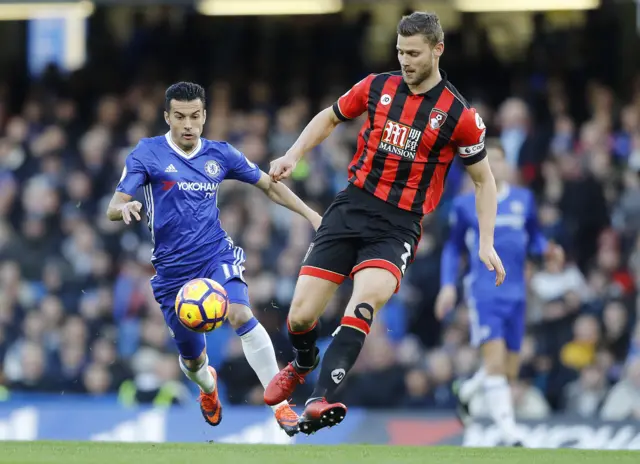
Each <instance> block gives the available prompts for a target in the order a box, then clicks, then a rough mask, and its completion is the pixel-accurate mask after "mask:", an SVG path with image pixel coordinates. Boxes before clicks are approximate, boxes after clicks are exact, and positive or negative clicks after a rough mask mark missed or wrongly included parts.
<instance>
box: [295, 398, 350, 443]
mask: <svg viewBox="0 0 640 464" xmlns="http://www.w3.org/2000/svg"><path fill="white" fill-rule="evenodd" d="M346 415H347V407H346V406H345V405H344V404H342V403H328V402H327V400H326V399H324V398H319V399H317V400H315V401H312V402H311V403H308V404H307V406H306V407H305V408H304V412H303V413H302V416H300V420H299V421H298V424H299V426H300V431H301V432H302V433H306V434H307V435H311V434H312V433H315V432H317V431H318V430H320V429H323V428H325V427H333V426H334V425H338V424H339V423H340V422H342V420H343V419H344V416H346Z"/></svg>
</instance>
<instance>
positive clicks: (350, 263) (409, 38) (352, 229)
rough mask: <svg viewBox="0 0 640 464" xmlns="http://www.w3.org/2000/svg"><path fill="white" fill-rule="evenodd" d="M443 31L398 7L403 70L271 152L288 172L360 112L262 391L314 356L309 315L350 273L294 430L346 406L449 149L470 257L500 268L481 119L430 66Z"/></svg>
mask: <svg viewBox="0 0 640 464" xmlns="http://www.w3.org/2000/svg"><path fill="white" fill-rule="evenodd" d="M443 40H444V34H443V32H442V27H441V26H440V21H439V19H438V17H437V16H436V15H435V14H432V13H419V12H416V13H413V14H412V15H410V16H406V17H404V18H402V20H401V21H400V23H399V24H398V42H397V49H398V60H399V61H400V65H401V67H402V71H401V72H392V73H383V74H371V75H369V76H368V77H366V78H365V79H363V80H362V81H360V82H359V83H358V84H356V85H355V86H354V87H353V88H352V89H351V90H349V91H348V92H347V93H346V94H344V95H343V96H342V97H340V99H339V100H338V101H337V102H336V103H335V104H334V105H333V107H330V108H326V109H325V110H323V111H321V112H320V113H319V114H318V115H316V116H315V117H314V118H313V120H312V121H311V122H310V123H309V124H308V125H307V127H306V128H305V129H304V131H303V132H302V134H301V135H300V137H299V138H298V140H297V141H296V142H295V144H294V145H293V146H292V147H291V149H290V150H289V151H288V152H287V153H286V155H285V156H283V157H282V158H279V159H277V160H275V161H274V162H272V165H271V170H270V174H271V175H272V177H273V179H274V180H280V179H283V178H286V177H288V176H289V175H290V174H291V172H292V171H293V169H294V168H295V166H296V163H297V162H298V161H299V160H300V159H301V158H302V157H303V156H304V155H305V154H306V153H308V152H309V151H310V150H311V149H313V148H314V147H315V146H316V145H318V144H319V143H320V142H322V141H323V140H324V139H325V138H326V137H327V136H328V135H329V134H330V133H331V132H332V131H333V129H335V127H336V126H337V125H338V124H339V123H341V122H343V121H347V120H349V119H353V118H356V117H358V116H360V115H361V114H363V113H367V116H368V117H367V119H366V121H365V122H364V125H363V127H362V130H361V132H360V135H359V137H358V149H357V151H356V153H355V155H354V157H353V161H352V162H351V164H350V165H349V186H348V187H347V188H346V189H345V190H344V191H342V192H340V193H339V194H338V195H337V197H336V199H335V201H334V202H333V204H332V205H331V206H330V207H329V209H328V210H327V212H326V214H325V216H324V218H323V220H322V225H321V226H320V229H318V232H317V234H316V237H315V239H314V241H313V243H312V244H311V246H310V248H309V252H308V253H307V256H306V258H305V260H304V263H303V266H302V269H301V271H300V277H299V279H298V282H297V285H296V289H295V293H294V297H293V301H292V303H291V309H290V312H289V317H288V326H289V335H290V339H291V343H292V344H293V347H294V349H295V359H294V361H293V362H292V363H291V364H289V365H288V366H287V367H286V368H285V369H283V370H282V371H281V372H280V373H279V374H278V375H277V376H276V377H275V378H274V379H273V380H272V381H271V383H270V384H269V386H268V387H267V389H266V391H265V402H266V403H267V404H270V405H271V404H278V403H280V402H282V401H284V400H286V399H287V398H288V397H289V396H290V395H291V394H292V393H293V391H294V389H295V387H296V385H298V384H299V383H302V382H303V381H304V377H305V376H306V375H307V374H308V373H309V372H311V371H312V370H313V369H315V368H316V366H317V365H318V363H319V359H318V349H317V348H316V339H317V337H318V335H317V331H316V325H317V321H318V318H319V317H320V316H321V315H322V313H323V311H324V309H325V307H326V305H327V303H328V301H329V299H330V298H331V297H332V296H333V294H334V293H335V291H336V290H337V288H338V286H339V285H340V284H341V283H342V282H343V281H344V280H345V279H346V278H347V277H352V278H353V294H352V296H351V299H350V301H349V303H348V305H347V308H346V311H345V314H344V317H343V319H342V321H341V325H340V328H339V330H338V331H337V333H336V334H335V336H334V338H333V340H332V342H331V345H330V346H329V348H328V349H327V352H326V354H325V356H324V359H323V360H322V366H321V369H320V377H319V380H318V384H317V385H316V387H315V390H314V391H313V394H312V395H311V398H310V399H309V401H307V404H306V407H305V410H304V413H303V414H302V416H301V418H300V430H301V431H302V432H304V433H312V432H314V431H316V430H318V429H321V428H323V427H326V426H328V425H334V424H336V423H338V422H340V421H341V420H342V419H343V418H344V416H345V414H346V412H347V408H346V407H345V406H344V405H343V404H341V403H330V402H328V401H327V400H329V401H331V399H332V396H333V394H334V393H335V391H336V389H337V387H338V386H339V384H340V383H341V382H342V381H343V380H344V378H345V376H346V374H347V373H348V372H349V369H351V367H352V366H353V365H354V363H355V361H356V358H357V357H358V355H359V353H360V350H361V349H362V346H363V344H364V341H365V337H366V336H367V334H368V333H369V330H370V327H371V324H372V322H373V318H374V314H375V313H376V312H377V311H378V310H379V309H380V308H382V306H383V305H384V304H385V303H386V302H387V301H388V300H389V298H391V296H392V295H393V294H394V292H396V291H397V290H398V288H399V286H400V281H401V279H402V276H403V275H404V273H405V271H406V269H407V267H408V266H409V265H410V264H411V261H412V260H413V257H414V255H415V250H416V247H417V246H418V242H419V241H420V233H421V222H422V218H423V216H424V215H425V214H428V213H430V212H431V211H433V210H434V209H435V207H436V206H437V205H438V202H439V201H440V197H441V195H442V191H443V186H444V181H445V177H446V175H447V171H448V169H449V166H450V165H451V162H452V161H453V159H454V157H455V156H456V155H457V156H460V157H461V158H462V160H463V161H464V164H465V165H466V168H467V170H468V172H469V173H470V175H471V177H472V178H473V180H474V182H475V185H476V193H477V197H478V213H479V214H478V215H479V218H480V243H481V247H480V249H479V251H478V253H479V259H480V260H481V261H482V262H483V263H485V265H486V266H487V267H488V268H489V269H491V270H495V271H496V277H495V284H497V285H499V284H501V283H502V280H503V279H504V276H505V273H504V268H503V267H502V263H501V262H500V258H499V257H498V255H497V253H496V252H495V250H494V248H493V227H494V222H495V216H496V185H495V181H494V179H493V175H492V174H491V169H490V168H489V163H488V161H487V160H486V159H485V150H484V137H485V127H484V124H483V123H482V119H481V118H480V116H479V115H478V114H477V113H476V111H475V110H474V109H473V108H470V107H469V105H468V104H467V102H466V101H465V100H464V98H462V97H461V96H460V94H459V93H458V91H457V90H456V89H455V88H454V87H453V86H452V85H451V84H450V83H449V81H448V80H447V76H446V74H445V73H444V72H442V71H441V70H440V69H439V66H438V63H439V60H440V56H442V53H443V51H444V43H443ZM374 388H375V387H374Z"/></svg>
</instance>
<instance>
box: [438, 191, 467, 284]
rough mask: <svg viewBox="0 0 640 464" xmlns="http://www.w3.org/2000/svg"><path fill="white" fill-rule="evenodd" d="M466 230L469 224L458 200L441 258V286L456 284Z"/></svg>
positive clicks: (452, 211)
mask: <svg viewBox="0 0 640 464" xmlns="http://www.w3.org/2000/svg"><path fill="white" fill-rule="evenodd" d="M466 232H467V224H466V222H465V219H464V215H463V213H462V208H461V202H460V201H459V200H456V201H454V203H453V206H452V208H451V212H450V213H449V237H448V239H447V241H446V243H445V245H444V249H443V250H442V256H441V258H440V286H442V287H443V286H445V285H455V284H456V281H457V279H458V272H459V266H460V256H462V252H463V251H464V247H465V244H464V236H465V234H466Z"/></svg>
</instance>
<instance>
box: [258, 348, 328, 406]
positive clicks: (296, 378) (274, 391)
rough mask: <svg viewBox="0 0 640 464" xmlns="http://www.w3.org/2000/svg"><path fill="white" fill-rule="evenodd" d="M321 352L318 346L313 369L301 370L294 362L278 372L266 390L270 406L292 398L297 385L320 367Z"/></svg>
mask: <svg viewBox="0 0 640 464" xmlns="http://www.w3.org/2000/svg"><path fill="white" fill-rule="evenodd" d="M319 353H320V350H318V349H317V348H316V362H315V363H314V365H313V367H312V368H311V369H305V370H300V369H298V368H296V367H295V366H294V363H289V364H288V365H287V367H285V368H284V369H282V370H281V371H280V372H278V373H277V374H276V376H275V377H274V378H273V379H271V382H269V385H267V388H265V390H264V402H265V403H266V404H267V405H268V406H275V405H276V404H280V403H282V402H283V401H287V400H288V399H289V398H291V395H293V392H294V390H295V389H296V387H297V386H298V385H300V384H303V383H304V378H305V377H306V376H307V375H309V374H310V373H311V372H312V371H313V370H314V369H315V368H316V367H318V364H319V363H320V356H319ZM294 362H295V361H294Z"/></svg>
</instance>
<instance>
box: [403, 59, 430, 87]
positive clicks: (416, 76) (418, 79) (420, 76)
mask: <svg viewBox="0 0 640 464" xmlns="http://www.w3.org/2000/svg"><path fill="white" fill-rule="evenodd" d="M431 73H433V64H432V63H428V64H426V65H425V66H424V67H423V68H422V69H419V70H416V71H415V72H414V73H413V76H412V77H411V78H410V79H407V78H406V76H405V81H407V84H409V85H415V86H418V85H420V84H422V83H423V82H424V81H426V80H427V79H429V78H430V77H431Z"/></svg>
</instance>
